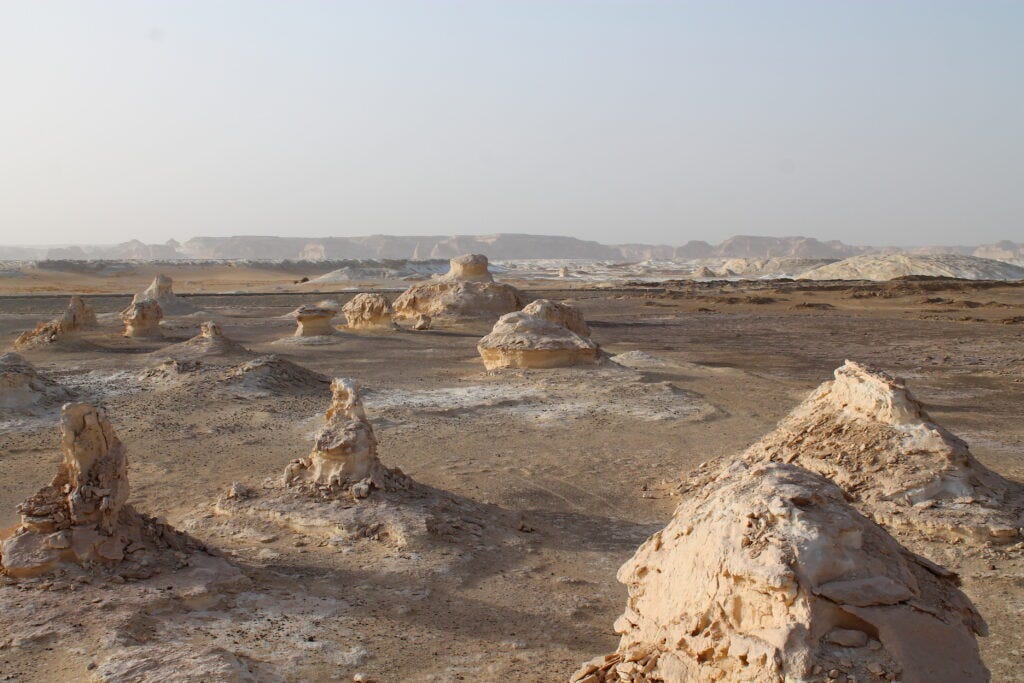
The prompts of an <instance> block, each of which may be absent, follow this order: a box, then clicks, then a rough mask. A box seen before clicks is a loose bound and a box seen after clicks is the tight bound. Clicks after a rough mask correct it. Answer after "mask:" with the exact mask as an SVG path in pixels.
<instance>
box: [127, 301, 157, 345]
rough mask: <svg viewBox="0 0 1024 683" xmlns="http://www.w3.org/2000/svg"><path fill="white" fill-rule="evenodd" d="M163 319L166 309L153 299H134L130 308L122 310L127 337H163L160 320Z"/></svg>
mask: <svg viewBox="0 0 1024 683" xmlns="http://www.w3.org/2000/svg"><path fill="white" fill-rule="evenodd" d="M163 319H164V311H163V309H162V308H161V307H160V304H159V303H158V302H157V301H155V300H153V299H142V300H141V301H133V302H132V303H131V304H130V305H129V306H128V308H126V309H124V310H123V311H121V322H123V323H124V336H126V337H143V338H146V337H148V338H159V337H162V336H163V332H162V331H161V329H160V321H161V320H163Z"/></svg>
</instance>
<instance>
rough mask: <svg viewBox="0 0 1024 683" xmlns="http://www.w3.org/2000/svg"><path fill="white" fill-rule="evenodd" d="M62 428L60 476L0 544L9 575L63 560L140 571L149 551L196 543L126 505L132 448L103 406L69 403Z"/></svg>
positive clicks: (23, 509)
mask: <svg viewBox="0 0 1024 683" xmlns="http://www.w3.org/2000/svg"><path fill="white" fill-rule="evenodd" d="M60 433H61V449H62V451H63V453H64V458H63V461H62V462H61V464H60V466H59V468H58V470H57V476H56V477H54V479H53V481H52V482H51V483H50V485H49V486H46V487H44V488H42V489H41V490H40V491H39V492H38V493H36V494H35V495H33V496H32V497H30V498H28V499H27V500H26V501H25V502H24V503H22V504H21V505H20V506H18V512H19V513H20V514H21V524H20V525H19V526H18V527H17V528H16V529H15V530H14V532H13V533H12V535H10V536H9V537H7V538H6V539H4V540H3V541H2V543H0V566H2V569H3V572H4V573H5V574H7V575H9V576H13V577H16V578H21V577H28V576H34V575H37V574H41V573H44V572H48V571H52V570H54V569H56V568H58V567H59V566H60V565H62V564H65V563H69V564H79V565H112V564H118V563H122V562H127V563H128V566H129V567H134V570H141V569H142V568H141V567H140V566H138V565H139V562H140V561H142V560H143V559H144V558H146V556H147V555H148V554H149V553H148V552H147V551H153V550H160V549H171V550H179V551H180V550H185V549H188V548H190V547H192V548H196V547H198V546H196V545H194V543H193V542H192V541H191V539H189V538H188V537H185V536H183V535H181V534H179V533H178V532H176V531H174V530H173V529H171V528H169V527H167V526H166V525H163V524H160V523H157V522H155V521H153V520H151V519H149V518H148V517H145V516H143V515H140V514H139V513H137V512H135V511H134V510H133V509H132V508H131V507H130V506H129V505H126V501H127V499H128V473H127V468H128V459H127V453H126V450H125V447H124V445H123V444H122V443H121V441H120V440H119V439H118V438H117V435H116V434H114V429H113V427H111V425H110V422H109V420H107V416H106V414H105V413H104V411H103V410H102V409H100V408H95V407H93V406H91V405H88V404H85V403H68V404H66V405H65V406H64V407H63V408H62V410H61V419H60ZM129 553H130V554H131V557H130V558H127V559H126V554H129ZM141 564H142V565H148V564H149V559H146V561H144V562H141ZM134 570H133V571H134Z"/></svg>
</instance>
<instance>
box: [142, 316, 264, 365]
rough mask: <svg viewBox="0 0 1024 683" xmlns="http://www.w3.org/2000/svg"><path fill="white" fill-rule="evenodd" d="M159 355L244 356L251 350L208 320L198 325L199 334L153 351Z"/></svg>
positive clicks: (186, 356) (177, 357)
mask: <svg viewBox="0 0 1024 683" xmlns="http://www.w3.org/2000/svg"><path fill="white" fill-rule="evenodd" d="M154 353H156V354H158V355H160V356H166V357H168V358H175V359H192V358H202V357H208V356H246V355H251V351H249V350H248V349H246V348H245V347H244V346H242V345H241V344H239V343H238V342H236V341H235V340H233V339H230V338H228V337H227V336H225V335H224V332H223V330H221V328H220V325H218V324H217V323H215V322H213V321H212V320H208V321H206V322H204V323H203V324H202V325H200V326H199V334H197V335H196V336H194V337H192V338H191V339H189V340H187V341H183V342H181V343H180V344H174V345H172V346H168V347H167V348H164V349H160V350H159V351H156V352H154Z"/></svg>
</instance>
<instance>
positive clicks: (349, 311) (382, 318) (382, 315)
mask: <svg viewBox="0 0 1024 683" xmlns="http://www.w3.org/2000/svg"><path fill="white" fill-rule="evenodd" d="M341 310H342V312H343V313H344V314H345V324H346V326H347V327H348V328H349V329H351V330H391V329H394V328H395V321H394V315H395V310H394V308H392V306H391V302H390V301H388V298H387V297H386V296H384V295H382V294H368V293H364V294H356V295H355V296H354V297H352V298H351V299H350V300H349V301H348V302H347V303H346V304H345V305H344V306H343V307H342V309H341Z"/></svg>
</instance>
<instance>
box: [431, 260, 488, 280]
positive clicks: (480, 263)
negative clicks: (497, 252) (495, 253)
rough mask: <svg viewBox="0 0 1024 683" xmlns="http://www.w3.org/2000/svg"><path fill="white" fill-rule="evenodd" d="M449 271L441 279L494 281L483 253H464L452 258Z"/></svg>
mask: <svg viewBox="0 0 1024 683" xmlns="http://www.w3.org/2000/svg"><path fill="white" fill-rule="evenodd" d="M448 263H449V265H448V272H447V273H445V274H444V275H442V276H441V279H444V280H451V281H456V280H457V281H461V282H494V276H493V275H491V271H490V270H489V268H488V261H487V257H486V256H484V255H483V254H463V255H462V256H456V257H455V258H453V259H451V260H450V261H449V262H448Z"/></svg>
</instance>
